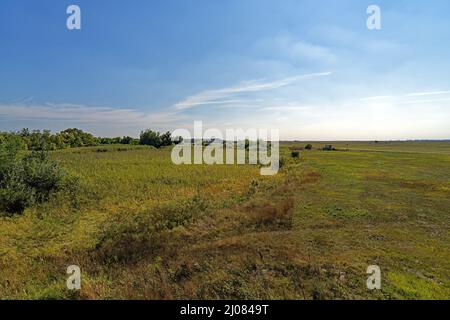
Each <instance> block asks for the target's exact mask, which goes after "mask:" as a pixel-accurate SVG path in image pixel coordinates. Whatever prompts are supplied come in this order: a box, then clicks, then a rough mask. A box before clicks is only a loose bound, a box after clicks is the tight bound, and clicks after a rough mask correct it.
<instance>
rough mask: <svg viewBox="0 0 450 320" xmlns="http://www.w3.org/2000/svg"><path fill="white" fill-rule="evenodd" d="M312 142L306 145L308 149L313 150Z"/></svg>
mask: <svg viewBox="0 0 450 320" xmlns="http://www.w3.org/2000/svg"><path fill="white" fill-rule="evenodd" d="M312 147H313V146H312V144H310V143H308V144H307V145H306V147H305V149H306V150H312Z"/></svg>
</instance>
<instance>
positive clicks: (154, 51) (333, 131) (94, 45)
mask: <svg viewBox="0 0 450 320" xmlns="http://www.w3.org/2000/svg"><path fill="white" fill-rule="evenodd" d="M71 4H77V5H79V6H80V8H81V12H82V17H81V20H82V29H81V30H73V31H70V30H68V29H67V28H66V19H67V17H68V15H67V14H66V8H67V7H68V6H69V5H71ZM371 4H376V5H378V6H379V7H380V8H381V21H382V29H381V30H372V31H370V30H368V29H367V27H366V20H367V17H368V15H367V13H366V9H367V7H368V6H369V5H371ZM449 14H450V2H449V1H448V0H434V1H424V0H420V1H419V0H415V1H411V0H409V1H405V0H395V1H393V0H391V1H377V0H372V1H365V0H351V1H350V0H340V1H335V0H326V1H320V2H319V1H300V0H292V1H291V0H282V1H275V0H270V1H269V0H227V1H225V0H223V1H210V0H190V1H187V0H177V1H175V0H169V1H148V0H133V1H118V0H108V1H107V0H94V1H93V0H89V1H88V0H83V1H75V0H72V1H66V0H41V1H32V0H2V1H1V3H0V130H3V131H6V130H18V129H20V128H22V127H28V128H33V129H34V128H40V129H42V128H48V129H51V130H52V131H59V130H62V129H65V128H67V127H79V128H81V129H84V130H87V131H90V132H93V133H94V134H96V135H103V136H117V135H133V136H137V135H138V134H139V131H140V130H142V129H144V128H153V129H157V130H174V129H176V128H187V129H190V128H191V127H192V126H193V122H194V120H202V121H203V122H204V126H205V127H214V128H218V129H221V130H224V129H226V128H244V129H245V128H279V129H280V135H281V138H282V139H298V140H337V139H339V140H362V139H364V140H375V139H378V140H382V139H442V138H450V76H449V75H450V60H449V57H450V44H449V43H450V19H449Z"/></svg>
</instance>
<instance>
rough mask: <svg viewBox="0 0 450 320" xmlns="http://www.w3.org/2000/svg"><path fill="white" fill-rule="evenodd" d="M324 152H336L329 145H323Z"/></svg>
mask: <svg viewBox="0 0 450 320" xmlns="http://www.w3.org/2000/svg"><path fill="white" fill-rule="evenodd" d="M322 150H324V151H336V148H334V147H333V146H332V145H331V144H327V145H325V147H323V148H322Z"/></svg>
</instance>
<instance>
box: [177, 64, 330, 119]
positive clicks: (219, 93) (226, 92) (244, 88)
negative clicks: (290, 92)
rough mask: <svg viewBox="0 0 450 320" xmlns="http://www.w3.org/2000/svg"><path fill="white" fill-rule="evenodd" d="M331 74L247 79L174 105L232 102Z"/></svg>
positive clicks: (186, 106) (193, 96)
mask: <svg viewBox="0 0 450 320" xmlns="http://www.w3.org/2000/svg"><path fill="white" fill-rule="evenodd" d="M330 74H331V72H321V73H310V74H303V75H297V76H293V77H288V78H284V79H281V80H275V81H262V80H252V81H246V82H242V83H241V84H239V85H237V86H232V87H227V88H223V89H217V90H206V91H202V92H200V93H197V94H195V95H192V96H189V97H187V98H185V99H184V100H182V101H180V102H178V103H176V104H175V106H174V107H175V109H176V110H185V109H190V108H193V107H196V106H201V105H208V104H228V103H229V102H230V98H233V97H235V96H236V95H238V94H244V93H251V92H261V91H266V90H274V89H278V88H282V87H285V86H289V85H291V84H293V83H295V82H297V81H300V80H304V79H309V78H317V77H323V76H328V75H330ZM231 101H232V100H231Z"/></svg>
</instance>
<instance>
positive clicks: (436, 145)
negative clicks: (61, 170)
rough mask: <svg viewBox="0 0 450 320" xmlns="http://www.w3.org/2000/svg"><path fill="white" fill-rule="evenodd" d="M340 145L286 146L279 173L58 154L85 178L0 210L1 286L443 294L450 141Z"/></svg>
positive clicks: (52, 295)
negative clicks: (294, 153) (10, 210)
mask: <svg viewBox="0 0 450 320" xmlns="http://www.w3.org/2000/svg"><path fill="white" fill-rule="evenodd" d="M312 144H313V147H314V148H318V147H320V146H323V145H324V144H325V143H318V142H314V143H312ZM327 144H328V143H327ZM331 144H333V145H334V146H336V147H337V148H338V149H349V151H333V152H326V151H320V150H311V151H306V150H305V151H301V156H300V159H293V158H291V157H290V154H291V151H290V150H289V149H288V147H289V146H293V145H295V146H297V145H298V146H300V145H301V146H304V145H306V143H303V142H302V143H289V144H282V154H283V157H284V158H285V159H286V164H285V166H284V167H283V168H282V169H281V171H280V173H279V174H278V175H276V176H274V177H262V176H260V175H259V167H258V166H252V165H240V166H238V165H218V166H207V165H182V166H176V165H173V164H172V163H171V160H170V149H162V150H155V149H152V148H149V147H139V146H137V147H126V148H124V147H123V146H108V147H101V148H99V147H93V148H80V149H70V150H63V151H57V152H54V153H53V157H54V158H55V159H57V160H58V161H60V162H61V163H62V165H63V166H64V167H65V168H66V169H67V170H68V171H69V172H71V173H72V174H76V175H78V176H79V177H80V181H81V190H80V191H79V194H78V196H77V197H76V198H68V197H67V196H64V195H58V196H55V197H54V198H52V200H51V201H50V202H48V203H45V204H42V205H40V206H37V207H33V208H30V209H27V210H26V212H25V214H24V215H21V216H14V217H11V218H6V217H3V218H0V298H3V299H12V298H20V299H80V298H81V299H117V298H124V299H127V298H135V299H161V298H162V299H179V298H193V299H204V298H210V299H223V298H226V299H228V298H230V299H261V298H267V299H336V298H340V299H448V298H449V297H450V276H449V273H450V233H449V228H448V226H449V225H450V210H449V208H450V143H448V142H403V143H400V142H389V143H384V142H380V143H377V144H375V143H370V142H367V143H364V142H349V143H346V142H336V143H331ZM347 144H348V146H347ZM71 264H77V265H79V266H80V267H81V269H82V290H81V291H80V292H75V293H74V292H70V291H68V290H67V289H66V288H65V281H66V278H67V275H66V274H65V270H66V268H67V266H68V265H71ZM372 264H376V265H379V266H380V267H381V271H382V290H380V291H368V290H367V289H366V286H365V283H366V279H367V275H366V274H365V271H366V268H367V266H368V265H372Z"/></svg>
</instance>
